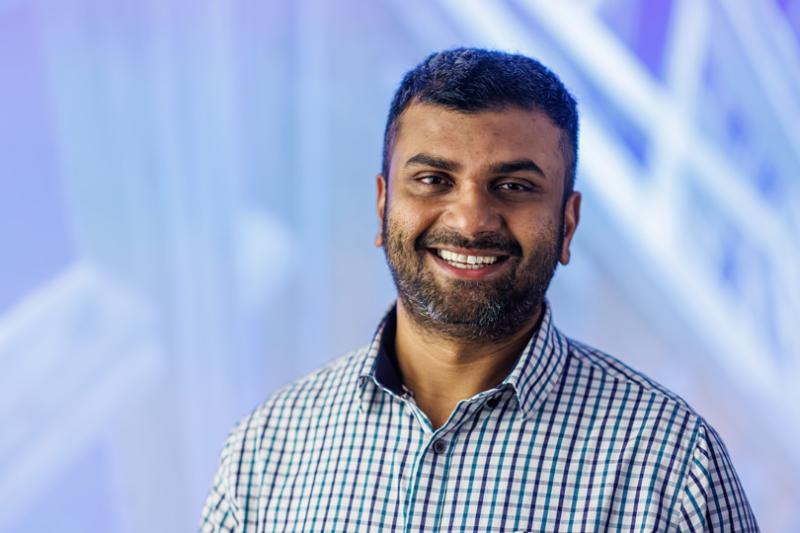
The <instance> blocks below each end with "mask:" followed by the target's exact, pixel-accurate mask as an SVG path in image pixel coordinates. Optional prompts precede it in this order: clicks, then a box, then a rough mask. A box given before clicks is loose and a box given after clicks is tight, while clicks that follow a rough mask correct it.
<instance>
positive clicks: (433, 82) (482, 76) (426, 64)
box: [381, 48, 578, 200]
mask: <svg viewBox="0 0 800 533" xmlns="http://www.w3.org/2000/svg"><path fill="white" fill-rule="evenodd" d="M413 103H428V104H433V105H438V106H442V107H445V108H447V109H450V110H453V111H460V112H462V113H475V112H480V111H486V110H490V109H494V110H497V109H503V108H510V107H518V108H521V109H529V110H533V109H536V110H539V111H542V112H543V113H545V114H546V115H547V116H548V117H549V118H550V120H551V121H552V122H553V124H555V125H556V126H557V127H558V128H559V129H561V131H562V138H561V148H562V150H563V151H564V160H565V161H566V162H567V164H566V169H567V173H566V175H565V179H564V199H565V200H566V198H568V197H569V195H570V193H571V192H572V190H573V188H574V186H575V170H576V167H577V164H578V109H577V104H576V102H575V99H574V98H573V97H572V95H571V94H570V93H569V91H568V90H567V89H566V87H564V84H563V83H561V80H560V79H559V78H558V76H556V75H555V74H553V73H552V72H551V71H550V70H549V69H548V68H547V67H545V66H544V65H542V64H541V63H539V62H538V61H536V60H535V59H531V58H530V57H526V56H523V55H520V54H509V53H506V52H499V51H493V50H483V49H479V48H456V49H453V50H446V51H444V52H437V53H434V54H431V55H429V56H428V57H427V58H426V59H425V60H424V61H423V62H422V63H420V64H419V65H417V66H416V67H414V68H413V69H411V70H410V71H408V72H407V73H406V75H405V76H404V77H403V81H402V82H401V83H400V87H398V88H397V91H396V92H395V93H394V97H393V98H392V103H391V106H390V107H389V116H388V117H387V118H386V128H385V129H384V134H383V163H382V168H381V171H382V174H383V175H384V176H385V177H387V178H388V177H389V159H390V156H391V151H392V146H393V144H394V141H395V139H396V137H397V133H398V129H399V119H400V116H401V115H402V114H403V111H405V110H406V108H407V107H408V106H409V105H411V104H413Z"/></svg>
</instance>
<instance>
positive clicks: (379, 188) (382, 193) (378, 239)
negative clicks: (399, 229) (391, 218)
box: [375, 174, 386, 248]
mask: <svg viewBox="0 0 800 533" xmlns="http://www.w3.org/2000/svg"><path fill="white" fill-rule="evenodd" d="M375 185H376V187H375V188H376V192H377V195H378V197H377V205H378V234H377V235H376V236H375V246H377V247H378V248H380V247H381V246H383V210H384V209H386V180H385V179H384V178H383V175H382V174H378V176H377V177H376V179H375Z"/></svg>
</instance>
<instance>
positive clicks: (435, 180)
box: [417, 174, 447, 186]
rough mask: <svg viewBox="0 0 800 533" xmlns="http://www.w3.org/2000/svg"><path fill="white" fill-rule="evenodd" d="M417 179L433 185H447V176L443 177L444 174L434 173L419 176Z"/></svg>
mask: <svg viewBox="0 0 800 533" xmlns="http://www.w3.org/2000/svg"><path fill="white" fill-rule="evenodd" d="M417 181H418V182H419V183H422V184H424V185H433V186H440V185H447V178H445V177H444V176H437V175H436V174H429V175H427V176H420V177H419V178H417Z"/></svg>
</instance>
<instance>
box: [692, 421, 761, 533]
mask: <svg viewBox="0 0 800 533" xmlns="http://www.w3.org/2000/svg"><path fill="white" fill-rule="evenodd" d="M678 514H679V515H678V517H677V520H678V528H677V529H678V531H680V532H682V533H683V532H700V531H726V532H732V533H733V532H745V533H750V532H758V531H760V530H759V528H758V524H757V523H756V519H755V516H753V511H752V509H751V508H750V503H749V502H748V501H747V496H746V495H745V493H744V490H743V489H742V485H741V482H740V481H739V477H738V476H737V475H736V471H735V470H734V469H733V464H732V463H731V460H730V458H729V457H728V451H727V450H726V449H725V445H724V444H723V443H722V440H721V439H720V438H719V436H718V435H717V434H716V432H715V431H714V430H713V429H712V428H710V427H709V426H707V425H705V424H703V425H702V426H701V427H700V430H699V434H698V437H697V442H696V444H695V448H694V452H693V454H692V458H691V462H690V464H689V465H688V471H687V473H686V478H685V482H684V488H683V491H682V494H681V500H680V505H679V509H678Z"/></svg>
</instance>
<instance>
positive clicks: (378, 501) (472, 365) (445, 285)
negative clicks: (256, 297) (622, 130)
mask: <svg viewBox="0 0 800 533" xmlns="http://www.w3.org/2000/svg"><path fill="white" fill-rule="evenodd" d="M577 131H578V115H577V110H576V104H575V101H574V99H573V98H572V96H571V95H570V94H569V92H568V91H567V90H566V89H565V88H564V86H563V85H562V83H561V82H560V80H559V79H558V78H557V77H556V76H555V75H554V74H553V73H552V72H550V71H549V70H548V69H546V68H545V67H544V66H542V65H541V64H540V63H538V62H537V61H535V60H533V59H530V58H527V57H524V56H521V55H515V54H507V53H502V52H493V51H486V50H480V49H456V50H449V51H445V52H441V53H437V54H433V55H431V56H430V57H428V58H427V59H426V60H425V61H424V62H423V63H421V64H420V65H418V66H417V67H416V68H414V69H413V70H412V71H410V72H409V73H408V74H407V75H406V76H405V78H404V79H403V81H402V83H401V85H400V87H399V89H398V90H397V92H396V94H395V97H394V100H393V102H392V105H391V108H390V111H389V117H388V120H387V125H386V133H385V137H384V158H383V170H382V173H381V174H380V175H379V176H378V177H377V208H378V216H379V220H380V223H381V229H380V231H379V234H378V237H377V239H376V244H377V245H378V246H382V247H383V248H384V251H385V253H386V259H387V263H388V265H389V268H390V270H391V272H392V276H393V278H394V281H395V285H396V287H397V292H398V300H397V303H396V305H395V306H394V307H393V308H392V309H391V310H390V311H389V313H388V314H387V316H386V317H385V318H384V319H383V321H382V322H381V324H380V326H379V327H378V329H377V332H376V334H375V336H374V338H373V340H372V342H371V343H370V344H369V345H368V346H366V347H365V348H363V349H361V350H357V351H355V352H353V353H351V354H349V355H347V356H345V357H342V358H340V359H338V360H336V361H334V362H333V363H331V364H330V365H328V366H327V367H325V368H323V369H321V370H319V371H317V372H315V373H314V374H312V375H310V376H308V377H306V378H304V379H302V380H300V381H298V382H296V383H294V384H291V385H289V386H288V387H286V388H284V389H282V390H281V391H279V392H278V393H276V394H275V395H273V396H272V398H270V399H269V400H267V401H266V402H265V403H264V404H263V405H261V406H260V407H259V408H258V409H256V410H255V411H254V412H253V413H252V414H251V415H250V416H249V417H247V418H246V419H245V420H243V421H242V423H241V424H240V425H239V427H238V428H237V429H236V430H235V431H234V432H233V433H232V434H231V436H230V438H229V439H228V442H227V443H226V446H225V449H224V450H223V454H222V463H221V465H220V468H219V471H218V473H217V476H216V478H215V481H214V486H213V488H212V490H211V493H210V495H209V498H208V500H207V502H206V506H205V508H204V511H203V520H202V524H201V530H203V531H248V532H250V531H253V532H266V531H325V532H332V531H476V532H502V531H608V530H614V531H620V530H625V531H706V530H707V531H725V532H729V531H757V530H758V526H757V525H756V521H755V519H754V517H753V514H752V512H751V510H750V506H749V504H748V502H747V499H746V497H745V495H744V492H743V491H742V488H741V485H740V483H739V481H738V478H737V476H736V473H735V471H734V469H733V467H732V465H731V462H730V460H729V458H728V456H727V453H726V451H725V447H724V445H723V444H722V442H721V441H720V439H719V437H718V436H717V434H716V433H715V432H714V430H713V429H712V428H711V427H710V426H709V425H708V424H707V423H706V422H705V420H703V418H701V417H700V416H699V415H698V414H697V413H695V412H694V411H693V410H692V409H691V408H690V407H689V406H687V404H686V403H685V402H684V401H683V400H681V399H680V398H678V397H677V396H675V395H674V394H672V393H670V392H669V391H668V390H666V389H664V388H663V387H661V386H660V385H658V384H656V383H654V382H653V381H652V380H650V379H649V378H647V377H645V376H643V375H641V374H639V373H637V372H636V371H634V370H631V369H630V368H628V367H626V366H625V365H623V364H622V363H620V362H619V361H617V360H616V359H614V358H613V357H611V356H609V355H606V354H604V353H602V352H599V351H597V350H595V349H593V348H590V347H587V346H585V345H582V344H580V343H577V342H575V341H573V340H571V339H568V338H567V337H565V336H564V335H563V334H562V333H560V332H559V331H558V330H557V329H556V327H555V325H554V322H553V316H552V312H551V310H550V307H549V305H548V303H547V301H546V299H545V293H546V291H547V287H548V285H549V283H550V279H551V278H552V276H553V273H554V271H555V268H556V266H557V264H558V263H559V262H560V263H561V264H564V265H566V264H567V263H568V262H569V259H570V243H571V240H572V237H573V235H574V233H575V231H576V229H577V227H578V221H579V215H580V199H581V197H580V194H579V193H578V192H575V191H574V190H573V187H574V179H575V168H576V164H577Z"/></svg>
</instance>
